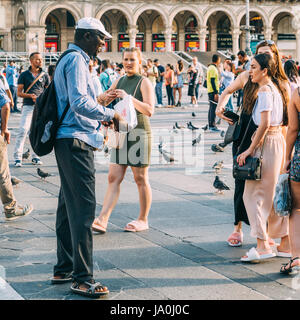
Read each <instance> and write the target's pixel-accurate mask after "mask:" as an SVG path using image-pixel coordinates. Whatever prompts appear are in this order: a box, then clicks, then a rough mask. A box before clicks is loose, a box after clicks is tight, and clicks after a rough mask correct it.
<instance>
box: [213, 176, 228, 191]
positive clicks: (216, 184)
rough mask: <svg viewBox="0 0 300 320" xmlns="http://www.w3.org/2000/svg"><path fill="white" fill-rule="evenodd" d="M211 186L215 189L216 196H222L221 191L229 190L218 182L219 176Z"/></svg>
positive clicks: (222, 183)
mask: <svg viewBox="0 0 300 320" xmlns="http://www.w3.org/2000/svg"><path fill="white" fill-rule="evenodd" d="M213 186H214V188H215V189H217V193H218V194H223V190H230V189H229V187H228V186H226V184H225V183H224V182H223V181H221V180H220V178H219V176H216V178H215V181H214V184H213Z"/></svg>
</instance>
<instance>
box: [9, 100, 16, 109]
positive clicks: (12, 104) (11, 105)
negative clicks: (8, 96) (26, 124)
mask: <svg viewBox="0 0 300 320" xmlns="http://www.w3.org/2000/svg"><path fill="white" fill-rule="evenodd" d="M14 105H15V104H14V102H13V100H11V101H10V108H11V109H13V107H14Z"/></svg>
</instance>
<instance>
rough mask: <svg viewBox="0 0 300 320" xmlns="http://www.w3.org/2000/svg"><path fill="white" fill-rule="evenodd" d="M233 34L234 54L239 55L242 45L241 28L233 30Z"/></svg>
mask: <svg viewBox="0 0 300 320" xmlns="http://www.w3.org/2000/svg"><path fill="white" fill-rule="evenodd" d="M231 34H232V52H233V53H234V54H237V53H238V52H239V50H240V43H239V39H240V34H241V31H240V28H233V30H232V31H231Z"/></svg>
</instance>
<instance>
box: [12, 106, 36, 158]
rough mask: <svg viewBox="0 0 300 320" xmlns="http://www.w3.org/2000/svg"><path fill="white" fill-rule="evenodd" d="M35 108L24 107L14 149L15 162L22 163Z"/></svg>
mask: <svg viewBox="0 0 300 320" xmlns="http://www.w3.org/2000/svg"><path fill="white" fill-rule="evenodd" d="M32 113H33V106H28V105H24V106H23V108H22V115H21V120H20V125H19V131H18V135H17V138H16V144H15V149H14V160H15V161H16V160H20V161H22V154H23V148H24V143H25V140H26V136H27V133H28V131H29V129H30V125H31V119H32Z"/></svg>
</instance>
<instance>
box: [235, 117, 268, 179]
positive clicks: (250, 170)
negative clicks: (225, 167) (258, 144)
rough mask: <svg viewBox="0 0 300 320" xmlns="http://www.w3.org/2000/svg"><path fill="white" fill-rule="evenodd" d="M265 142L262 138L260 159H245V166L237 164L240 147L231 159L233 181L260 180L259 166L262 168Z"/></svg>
mask: <svg viewBox="0 0 300 320" xmlns="http://www.w3.org/2000/svg"><path fill="white" fill-rule="evenodd" d="M249 125H250V121H249V124H248V126H247V129H246V131H245V134H244V136H243V140H242V142H241V144H240V146H241V145H242V144H243V142H244V140H245V137H246V134H247V133H248V129H249ZM265 141H266V136H265V138H264V142H263V145H262V149H261V154H260V157H259V158H257V157H250V156H249V157H247V158H246V161H245V164H244V165H243V166H240V165H239V164H238V162H237V157H238V155H239V153H240V152H239V151H240V147H239V149H238V152H237V155H236V156H235V157H234V158H233V170H232V175H233V177H234V179H238V180H260V179H261V166H262V160H263V149H264V145H265Z"/></svg>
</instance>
